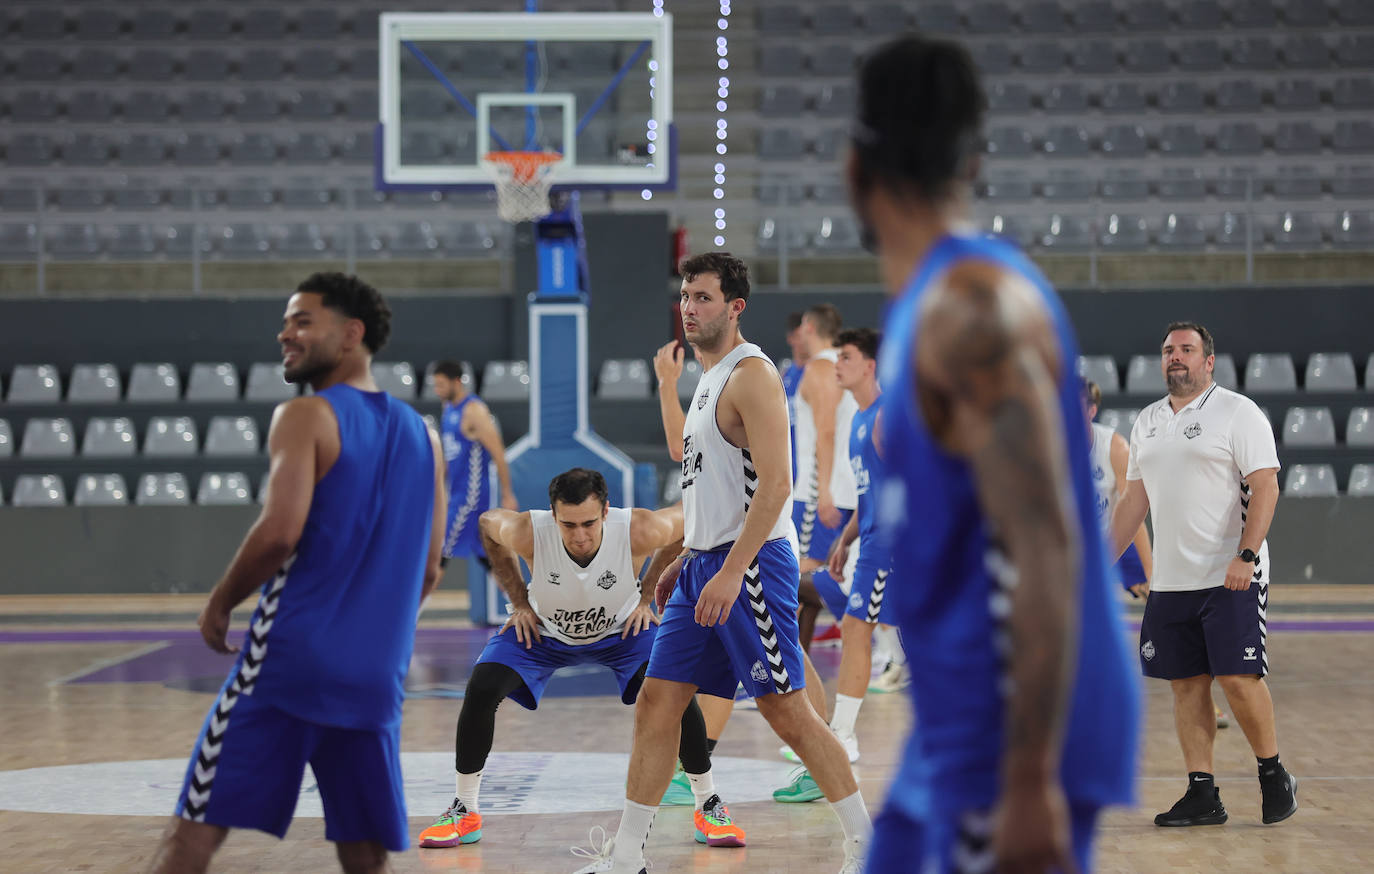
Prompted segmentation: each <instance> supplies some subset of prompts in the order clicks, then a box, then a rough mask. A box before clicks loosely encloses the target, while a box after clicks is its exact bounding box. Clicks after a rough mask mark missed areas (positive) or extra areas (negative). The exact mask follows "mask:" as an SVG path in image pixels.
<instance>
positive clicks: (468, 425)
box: [434, 361, 519, 562]
mask: <svg viewBox="0 0 1374 874" xmlns="http://www.w3.org/2000/svg"><path fill="white" fill-rule="evenodd" d="M434 394H435V395H437V396H438V398H439V400H441V401H443V402H444V409H443V413H442V414H441V417H440V420H439V436H440V438H441V439H442V440H443V446H444V463H445V464H446V465H448V494H449V508H448V520H447V522H448V524H447V525H445V526H444V561H445V562H447V561H448V560H449V559H450V558H467V557H469V556H473V555H475V556H477V557H479V558H485V554H484V553H483V552H482V537H481V535H480V534H479V533H478V531H477V519H478V517H479V516H481V515H482V513H483V512H485V511H486V510H488V509H489V508H490V507H491V477H490V475H489V470H488V468H489V467H490V466H491V465H493V464H494V465H495V466H496V476H497V478H498V479H499V480H500V481H501V506H502V507H503V508H504V509H507V510H514V509H516V508H517V507H518V506H519V504H518V503H517V502H516V500H515V491H514V490H513V489H512V488H511V484H510V468H509V467H507V466H506V446H505V443H504V441H502V439H501V429H500V428H498V427H497V426H496V420H495V419H494V418H493V417H492V415H491V410H489V409H487V405H486V404H484V403H482V399H481V398H479V397H478V396H477V395H475V394H471V393H469V392H468V390H467V387H466V386H464V385H463V365H462V364H461V363H459V362H457V361H440V362H439V363H438V364H435V365H434Z"/></svg>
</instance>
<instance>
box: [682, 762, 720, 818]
mask: <svg viewBox="0 0 1374 874" xmlns="http://www.w3.org/2000/svg"><path fill="white" fill-rule="evenodd" d="M687 780H688V782H690V783H691V784H692V796H693V797H694V798H696V801H697V810H701V808H702V805H704V804H705V803H706V802H708V801H710V800H711V796H712V795H715V794H716V781H715V780H712V779H711V772H710V771H707V772H706V773H705V774H688V775H687Z"/></svg>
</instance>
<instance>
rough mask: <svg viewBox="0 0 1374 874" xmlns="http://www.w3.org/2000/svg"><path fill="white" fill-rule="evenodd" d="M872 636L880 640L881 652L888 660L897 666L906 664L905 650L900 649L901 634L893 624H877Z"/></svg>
mask: <svg viewBox="0 0 1374 874" xmlns="http://www.w3.org/2000/svg"><path fill="white" fill-rule="evenodd" d="M873 636H874V637H875V638H877V639H879V640H881V641H882V648H883V652H885V653H887V657H888V661H889V662H891V663H892V664H894V665H897V666H898V667H900V666H902V665H904V664H906V650H904V649H902V636H901V634H900V633H899V632H898V631H897V628H896V626H894V625H879V626H878V627H877V628H876V629H874V631H873Z"/></svg>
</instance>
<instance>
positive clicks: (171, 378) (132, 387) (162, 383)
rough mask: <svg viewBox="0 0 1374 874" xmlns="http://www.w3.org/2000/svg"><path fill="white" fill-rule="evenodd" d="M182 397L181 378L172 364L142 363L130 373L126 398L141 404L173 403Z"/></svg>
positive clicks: (136, 365) (135, 366)
mask: <svg viewBox="0 0 1374 874" xmlns="http://www.w3.org/2000/svg"><path fill="white" fill-rule="evenodd" d="M180 397H181V378H180V377H179V376H178V375H177V369H176V367H175V366H174V365H171V364H152V363H144V362H140V363H138V364H135V365H134V366H133V368H132V369H131V370H130V371H129V389H128V393H127V394H126V395H125V398H126V399H127V400H130V401H138V402H140V403H149V402H171V401H175V400H178V399H180Z"/></svg>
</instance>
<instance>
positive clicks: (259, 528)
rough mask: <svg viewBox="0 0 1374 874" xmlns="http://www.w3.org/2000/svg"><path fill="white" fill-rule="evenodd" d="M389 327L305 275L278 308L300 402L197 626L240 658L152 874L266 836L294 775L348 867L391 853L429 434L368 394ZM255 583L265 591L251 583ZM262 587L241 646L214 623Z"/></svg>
mask: <svg viewBox="0 0 1374 874" xmlns="http://www.w3.org/2000/svg"><path fill="white" fill-rule="evenodd" d="M390 332H391V312H390V310H389V309H388V308H387V305H386V303H385V301H383V300H382V297H381V295H380V294H378V293H377V291H376V290H375V289H373V288H371V287H370V286H368V285H366V284H364V283H363V282H361V281H360V280H358V279H357V278H356V277H353V276H344V275H343V274H340V273H317V274H314V275H313V276H311V277H310V278H308V279H306V280H305V282H303V283H301V286H300V288H299V289H297V291H296V293H295V294H293V295H292V296H291V299H290V300H289V301H288V303H287V306H286V316H285V319H284V320H283V325H282V330H281V332H280V333H279V334H278V335H277V340H278V342H280V343H281V347H282V364H283V365H284V366H285V370H286V379H287V380H288V381H289V382H293V383H302V382H303V383H307V384H308V385H309V386H310V387H311V388H312V389H314V392H315V393H314V394H313V395H310V396H309V397H301V398H296V399H294V400H291V401H287V402H286V403H284V404H282V405H281V406H279V407H277V409H276V411H275V412H274V413H273V414H272V426H271V429H270V431H269V433H268V437H267V448H268V453H269V454H270V456H271V468H270V470H269V472H268V478H267V497H266V499H265V501H264V503H263V508H262V513H261V515H259V517H258V521H257V522H256V523H255V524H254V525H253V527H252V529H250V530H249V532H248V536H247V537H246V538H245V539H244V542H243V545H242V546H240V547H239V551H238V554H237V555H235V556H234V560H233V562H232V563H231V564H230V565H229V569H228V571H226V572H225V575H224V577H223V578H222V579H221V580H220V581H219V583H218V584H216V586H215V588H214V590H213V591H212V592H211V593H210V600H209V603H208V604H206V606H205V610H204V611H203V612H202V613H201V615H200V619H199V625H200V630H201V634H202V635H204V637H205V642H206V644H207V645H208V646H209V647H210V648H211V649H213V650H215V651H216V652H221V653H232V652H239V657H238V660H237V661H236V662H235V663H234V667H233V669H232V670H231V671H230V672H229V678H228V679H227V680H226V681H225V683H224V686H223V687H222V688H221V689H220V693H219V695H218V696H217V697H216V699H215V703H214V705H213V706H212V707H211V708H210V713H209V715H208V716H207V717H206V719H205V725H204V727H203V728H202V729H201V734H200V737H199V738H198V739H197V741H196V746H195V749H194V751H193V752H192V755H191V762H190V765H189V766H188V767H187V770H186V782H185V784H184V785H183V787H182V790H181V796H180V798H179V799H178V801H177V806H176V813H175V818H174V819H173V821H172V824H171V825H170V826H169V828H168V830H167V832H166V834H165V835H164V838H163V841H162V845H161V846H160V847H159V848H158V853H157V856H156V858H155V859H154V861H153V868H152V870H154V871H156V872H159V874H162V872H166V874H184V872H188V871H191V872H195V871H204V870H205V869H206V866H207V865H208V864H209V861H210V857H211V855H213V854H214V852H215V850H216V849H218V848H219V846H220V844H221V843H222V842H223V841H224V838H225V836H226V835H227V834H228V831H229V829H230V828H254V829H259V830H261V831H265V832H268V833H270V834H274V835H276V836H277V837H282V836H284V835H285V834H286V830H287V827H288V826H289V825H290V824H291V817H292V814H293V812H294V811H295V807H296V799H297V797H298V796H299V795H300V787H301V777H302V775H303V774H304V771H305V766H306V763H307V762H308V763H309V764H310V768H311V770H312V771H313V772H314V775H315V780H316V783H317V785H318V787H319V792H320V796H321V799H322V800H323V801H324V809H325V836H326V837H327V838H328V839H329V840H331V841H334V842H335V844H336V845H337V850H338V856H339V863H340V865H342V867H343V869H344V870H345V871H349V872H380V871H385V870H388V866H387V861H386V858H387V851H388V850H391V851H395V852H399V851H401V850H404V849H406V846H407V843H408V841H407V836H406V832H407V831H408V829H407V828H406V809H405V796H404V794H403V793H402V791H401V762H400V756H399V753H400V726H401V703H402V699H403V697H404V695H403V691H402V683H403V681H404V679H405V674H406V668H407V665H408V664H409V661H410V652H411V646H412V644H413V643H414V638H415V619H416V614H417V613H418V611H419V607H420V599H421V597H422V596H423V595H425V594H428V593H429V591H430V590H431V589H433V587H434V586H435V585H436V584H437V583H438V580H439V573H440V571H439V548H440V538H441V536H442V533H443V520H444V481H443V479H444V478H443V471H444V468H443V458H442V455H441V454H440V448H439V441H438V438H437V437H436V436H435V435H434V434H432V433H431V432H429V430H428V429H427V428H426V427H425V424H424V421H423V420H422V419H421V418H420V415H419V414H418V413H416V412H415V411H414V410H413V409H411V407H410V406H409V405H408V404H406V403H404V402H402V401H398V400H396V399H395V398H393V397H391V396H390V395H388V394H386V393H385V392H381V391H378V390H377V385H376V383H375V382H373V380H372V373H371V361H372V356H373V355H374V354H375V353H376V352H377V351H379V350H380V349H381V348H382V346H383V345H385V343H386V341H387V337H388V335H389V334H390ZM264 581H266V582H264ZM257 588H261V590H262V593H261V595H260V596H259V598H258V606H257V609H256V610H255V611H254V612H253V622H252V624H251V626H250V627H249V629H248V633H247V635H246V637H245V639H244V641H243V643H244V646H243V648H242V651H239V648H238V647H233V646H230V645H229V643H228V642H227V637H228V634H229V613H230V611H231V610H232V609H233V608H234V606H235V605H237V604H238V603H239V602H240V601H242V600H243V599H244V598H245V597H247V596H248V594H249V593H250V592H252V591H253V590H254V589H257Z"/></svg>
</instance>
